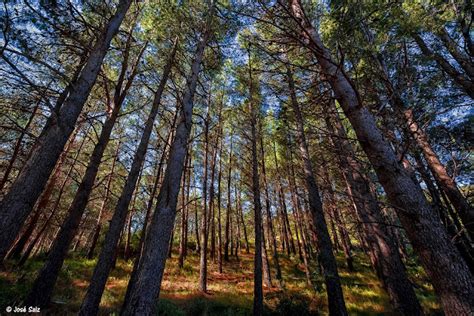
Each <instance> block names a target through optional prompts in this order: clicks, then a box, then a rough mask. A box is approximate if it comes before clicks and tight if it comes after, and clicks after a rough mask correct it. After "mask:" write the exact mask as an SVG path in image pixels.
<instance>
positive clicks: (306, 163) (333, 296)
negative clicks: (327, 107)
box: [286, 66, 347, 315]
mask: <svg viewBox="0 0 474 316" xmlns="http://www.w3.org/2000/svg"><path fill="white" fill-rule="evenodd" d="M286 75H287V80H288V81H287V83H288V87H289V91H290V98H291V106H292V108H293V112H294V114H295V121H296V134H297V142H298V145H299V148H300V153H301V159H302V160H303V168H304V175H305V181H306V188H307V190H308V198H309V204H310V211H311V215H312V224H313V229H314V232H315V234H316V236H317V243H318V249H319V261H320V263H321V266H322V268H323V275H324V280H325V283H326V291H327V295H328V305H329V313H330V314H331V315H347V310H346V305H345V302H344V296H343V294H342V287H341V282H340V280H339V274H338V271H337V264H336V258H335V257H334V253H333V251H332V243H331V238H330V237H329V232H328V228H327V224H326V220H325V218H324V211H323V205H322V202H321V197H320V194H319V189H318V186H317V184H316V178H315V175H314V171H313V166H312V162H311V159H310V154H309V150H308V144H307V141H306V135H305V131H304V122H303V116H302V114H301V111H300V107H299V104H298V100H297V97H296V89H295V84H294V81H293V74H292V72H291V68H290V66H287V74H286Z"/></svg>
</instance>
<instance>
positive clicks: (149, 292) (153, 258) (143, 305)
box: [122, 29, 211, 315]
mask: <svg viewBox="0 0 474 316" xmlns="http://www.w3.org/2000/svg"><path fill="white" fill-rule="evenodd" d="M210 35H211V34H210V30H209V29H206V30H205V31H204V33H203V34H202V35H201V39H200V41H199V44H198V45H197V49H196V54H195V58H194V61H193V63H192V66H191V74H190V76H189V78H188V81H187V87H186V91H185V94H184V96H183V108H182V112H181V118H180V119H179V123H178V126H177V128H176V135H175V139H174V141H173V144H172V146H171V151H170V155H169V158H168V164H167V168H166V173H165V177H164V179H163V184H162V186H161V189H160V193H159V195H158V198H157V205H156V209H155V213H154V214H153V218H152V220H151V223H150V227H149V233H148V234H147V236H146V241H145V244H144V249H143V255H142V258H141V260H140V263H139V265H138V270H137V278H136V282H134V283H133V284H129V287H131V289H130V297H129V299H128V301H127V302H124V306H123V309H122V314H124V315H151V314H152V313H153V310H154V306H155V301H156V298H157V297H158V295H159V292H160V287H161V280H162V277H163V271H164V267H165V262H166V250H167V247H168V244H169V240H170V236H171V230H172V229H173V223H174V220H175V217H176V204H177V199H178V193H179V183H180V179H181V176H182V172H183V165H184V159H185V156H186V151H187V143H188V139H189V135H190V133H191V127H192V120H191V117H192V111H193V105H194V103H193V97H194V94H195V91H196V85H197V81H198V76H199V70H200V66H201V62H202V59H203V57H204V49H205V47H206V44H207V41H208V40H209V37H210Z"/></svg>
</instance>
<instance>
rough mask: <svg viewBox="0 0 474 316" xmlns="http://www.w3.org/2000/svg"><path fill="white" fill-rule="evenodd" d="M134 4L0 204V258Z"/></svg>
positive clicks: (94, 53) (111, 29) (120, 13)
mask: <svg viewBox="0 0 474 316" xmlns="http://www.w3.org/2000/svg"><path fill="white" fill-rule="evenodd" d="M131 2H132V1H131V0H121V1H120V2H119V4H118V7H117V11H116V13H115V15H114V16H113V17H112V18H111V19H110V20H109V22H108V24H107V26H106V27H105V29H104V31H103V33H102V34H101V35H100V37H99V39H98V40H97V42H96V44H95V45H94V47H93V48H92V50H91V53H90V56H89V58H88V60H87V63H86V65H85V66H84V68H83V69H82V72H81V73H80V75H79V77H78V78H77V81H76V82H75V84H74V89H72V90H71V92H70V93H69V95H68V97H67V98H66V100H65V101H64V105H63V106H62V107H61V108H60V109H59V112H58V113H57V115H54V114H53V115H52V116H51V118H50V119H49V120H48V123H47V124H46V126H45V128H44V129H43V131H42V133H41V135H40V137H39V138H38V140H37V142H36V144H35V145H34V148H33V149H32V152H31V155H30V157H29V159H28V160H27V162H26V163H25V166H24V167H23V169H22V171H21V172H20V174H19V175H18V177H17V178H16V180H15V182H14V183H13V184H12V186H11V188H10V191H9V192H8V193H7V195H6V196H5V197H4V199H3V200H2V202H1V203H0V219H1V221H0V258H4V256H5V254H6V252H7V251H8V249H9V248H10V247H11V244H12V243H13V241H14V239H15V237H16V236H17V235H18V232H19V231H20V229H21V225H22V224H23V223H24V221H25V219H26V217H27V216H28V215H29V214H30V212H31V210H32V209H33V206H34V204H35V202H36V200H37V199H38V197H39V196H40V194H41V192H42V191H43V188H44V186H45V185H46V182H47V181H48V178H49V176H50V174H51V172H52V171H53V169H54V166H55V165H56V162H57V161H58V159H59V156H60V155H61V152H62V151H63V149H64V145H65V144H66V142H67V140H68V138H69V136H70V135H71V133H72V132H73V130H74V126H75V124H76V121H77V118H78V117H79V114H80V113H81V111H82V108H83V106H84V104H85V102H86V100H87V98H88V96H89V93H90V91H91V89H92V86H93V85H94V83H95V80H96V78H97V75H98V73H99V71H100V68H101V65H102V61H103V59H104V57H105V55H106V53H107V50H108V48H109V45H110V42H111V40H112V38H113V37H114V36H115V34H116V33H117V32H118V29H119V27H120V24H121V23H122V20H123V19H124V17H125V14H126V12H127V11H128V8H129V6H130V4H131ZM31 305H32V306H38V304H31Z"/></svg>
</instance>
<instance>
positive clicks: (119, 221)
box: [79, 39, 179, 315]
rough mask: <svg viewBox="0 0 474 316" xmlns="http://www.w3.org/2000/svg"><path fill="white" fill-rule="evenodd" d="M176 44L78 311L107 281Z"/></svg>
mask: <svg viewBox="0 0 474 316" xmlns="http://www.w3.org/2000/svg"><path fill="white" fill-rule="evenodd" d="M177 45H178V42H177V39H176V40H175V41H174V43H173V48H172V50H171V53H170V56H169V58H168V60H167V62H166V66H165V68H164V70H163V75H162V77H161V80H160V84H159V86H158V89H157V91H156V93H155V96H154V100H153V104H152V107H151V110H150V114H149V116H148V119H147V121H146V123H145V128H144V130H143V133H142V136H141V139H140V143H139V145H138V147H137V150H136V152H135V155H134V157H133V162H132V167H131V168H130V172H129V174H128V177H127V180H126V181H125V185H124V187H123V189H122V193H121V194H120V197H119V200H118V202H117V205H116V207H115V211H114V215H113V216H112V220H111V221H110V225H109V230H108V231H107V233H106V235H105V240H104V244H103V246H102V250H101V252H100V255H99V260H98V261H97V265H96V267H95V269H94V273H93V275H92V278H91V283H90V285H89V288H88V289H87V293H86V296H85V298H84V301H83V302H82V305H81V309H80V310H79V315H91V314H92V315H95V314H97V312H98V310H99V304H100V299H101V297H102V293H103V292H104V288H105V284H106V283H107V278H108V276H109V273H110V270H111V268H112V265H113V253H114V251H115V249H116V247H117V242H118V240H119V238H120V233H121V231H122V229H123V227H124V224H125V220H126V218H127V211H128V207H129V205H130V201H131V199H132V195H133V191H135V188H136V185H137V180H138V179H139V176H140V170H141V169H142V165H143V161H144V160H145V156H146V152H147V149H148V143H149V141H150V136H151V133H152V131H153V125H154V123H155V119H156V116H157V115H158V110H159V108H160V102H161V97H162V95H163V92H164V90H165V87H166V82H167V81H168V77H169V75H170V73H171V68H172V66H173V63H174V57H175V54H176V49H177ZM178 186H179V184H178ZM130 216H132V214H130Z"/></svg>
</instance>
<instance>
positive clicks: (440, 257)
mask: <svg viewBox="0 0 474 316" xmlns="http://www.w3.org/2000/svg"><path fill="white" fill-rule="evenodd" d="M290 5H291V10H292V13H293V15H294V16H295V17H296V19H298V21H299V23H300V26H301V27H302V30H303V31H302V34H301V35H302V37H303V38H305V40H306V41H307V44H308V47H309V48H310V49H312V52H313V53H314V54H315V56H316V57H317V58H318V61H319V64H320V66H321V69H322V71H323V73H324V75H325V76H326V79H327V80H328V82H329V84H330V85H331V87H332V89H333V91H334V93H335V96H336V98H337V99H338V101H339V103H340V105H341V107H342V109H343V110H344V112H345V114H346V116H347V117H348V119H349V121H350V122H351V124H352V127H353V128H354V131H355V133H356V135H357V138H358V140H359V142H360V144H361V146H362V148H363V150H364V151H365V153H366V154H367V156H368V158H369V161H370V162H371V164H372V166H373V168H374V169H375V171H376V173H377V176H378V178H379V180H380V182H381V184H382V185H383V187H384V189H385V192H386V193H387V196H388V198H389V201H390V202H391V203H392V204H393V206H394V207H395V208H396V211H397V214H398V216H399V219H400V221H401V223H402V225H403V226H404V228H405V230H406V232H407V235H408V236H409V239H410V241H411V243H412V245H413V248H414V250H415V252H416V253H417V254H418V255H419V256H420V261H421V263H422V264H423V267H424V268H425V270H426V272H427V274H428V275H429V277H430V278H431V280H432V282H433V286H434V288H435V291H436V292H437V294H438V295H439V297H440V299H441V302H442V304H443V307H444V310H445V312H446V314H448V315H460V314H470V313H471V314H472V313H474V302H473V300H474V299H473V298H474V282H473V277H472V274H471V273H470V271H469V269H468V267H467V265H466V263H465V262H464V260H463V259H462V257H461V256H460V254H459V252H458V251H457V249H456V248H455V246H454V245H453V243H452V242H451V241H450V239H449V237H448V235H447V234H446V231H445V230H444V228H443V226H442V224H441V221H440V219H439V217H438V216H437V215H436V214H435V213H434V212H433V209H432V208H431V207H430V206H429V204H428V203H427V201H426V199H425V197H424V196H423V193H422V192H421V190H420V188H419V187H418V186H417V185H416V184H415V183H414V182H413V180H412V179H411V178H410V176H409V175H408V174H407V172H406V171H405V170H404V168H403V167H402V166H401V165H400V163H399V162H398V160H397V157H396V155H395V153H394V150H393V149H392V147H391V146H390V144H389V142H387V141H386V140H385V139H384V138H383V136H382V133H381V132H380V130H379V129H378V127H377V124H376V122H375V118H374V117H373V115H372V114H371V113H370V111H369V110H368V109H367V108H366V107H364V106H363V104H362V101H361V99H360V96H359V94H358V92H357V90H356V89H355V87H354V85H353V84H352V82H351V80H350V79H349V77H348V76H347V75H346V74H345V72H344V71H343V70H341V69H340V68H339V67H338V66H337V64H336V63H334V62H333V60H332V56H331V54H330V52H329V50H328V49H327V48H326V47H325V46H324V45H323V43H322V41H321V39H320V37H319V34H318V33H317V31H316V30H315V29H314V28H313V27H312V25H311V24H310V23H309V21H308V20H307V18H306V17H305V16H304V12H303V11H302V8H301V3H300V2H299V1H298V0H291V1H290Z"/></svg>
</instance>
